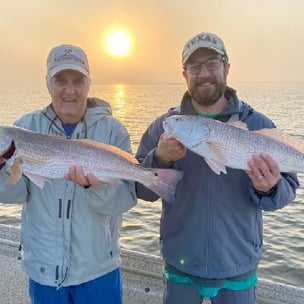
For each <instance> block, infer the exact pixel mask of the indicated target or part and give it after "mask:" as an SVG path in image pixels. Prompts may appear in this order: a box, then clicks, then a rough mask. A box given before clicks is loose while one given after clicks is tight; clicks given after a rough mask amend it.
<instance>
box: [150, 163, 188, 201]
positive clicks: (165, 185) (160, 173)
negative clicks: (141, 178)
mask: <svg viewBox="0 0 304 304" xmlns="http://www.w3.org/2000/svg"><path fill="white" fill-rule="evenodd" d="M149 170H152V171H153V172H154V174H155V175H157V177H158V178H157V179H156V182H155V183H153V184H150V185H145V187H147V188H149V189H151V190H152V191H153V192H155V193H156V194H157V195H159V196H160V197H161V198H163V199H164V200H165V201H166V202H170V203H174V194H175V189H176V185H177V183H178V182H179V181H180V180H181V179H182V177H183V172H182V171H178V170H175V169H159V168H153V169H149Z"/></svg>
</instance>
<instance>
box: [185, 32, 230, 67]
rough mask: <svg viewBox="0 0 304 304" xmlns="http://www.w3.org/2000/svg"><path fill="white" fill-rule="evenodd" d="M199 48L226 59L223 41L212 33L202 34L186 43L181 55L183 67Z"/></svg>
mask: <svg viewBox="0 0 304 304" xmlns="http://www.w3.org/2000/svg"><path fill="white" fill-rule="evenodd" d="M199 48H207V49H211V50H214V51H216V52H217V53H219V54H220V55H223V56H225V57H227V58H228V56H227V52H226V48H225V45H224V42H223V40H222V39H221V38H220V37H218V36H217V35H215V34H213V33H208V32H202V33H199V34H197V35H195V36H194V37H192V38H191V39H189V40H188V41H187V42H186V44H185V46H184V48H183V53H182V64H183V65H185V63H186V62H187V60H188V59H189V57H190V56H191V55H192V54H193V53H194V52H195V51H196V50H198V49H199Z"/></svg>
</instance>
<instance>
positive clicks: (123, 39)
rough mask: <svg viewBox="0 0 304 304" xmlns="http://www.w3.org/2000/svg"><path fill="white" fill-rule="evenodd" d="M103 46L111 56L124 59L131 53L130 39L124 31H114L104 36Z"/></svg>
mask: <svg viewBox="0 0 304 304" xmlns="http://www.w3.org/2000/svg"><path fill="white" fill-rule="evenodd" d="M105 46H106V49H107V51H108V52H109V53H110V54H111V55H113V56H116V57H124V56H127V55H129V54H130V52H131V48H132V39H131V36H130V35H129V34H128V33H127V32H126V31H124V30H120V29H114V30H111V31H109V32H108V33H107V34H106V38H105Z"/></svg>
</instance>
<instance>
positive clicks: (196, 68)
mask: <svg viewBox="0 0 304 304" xmlns="http://www.w3.org/2000/svg"><path fill="white" fill-rule="evenodd" d="M222 62H226V58H225V57H221V58H210V59H207V60H206V61H204V62H190V63H188V64H187V65H186V67H185V68H186V69H187V70H188V72H189V73H190V74H193V75H196V74H198V73H199V72H200V71H201V69H202V65H205V66H206V68H207V70H208V71H210V72H214V71H217V70H218V69H219V68H220V66H221V64H222Z"/></svg>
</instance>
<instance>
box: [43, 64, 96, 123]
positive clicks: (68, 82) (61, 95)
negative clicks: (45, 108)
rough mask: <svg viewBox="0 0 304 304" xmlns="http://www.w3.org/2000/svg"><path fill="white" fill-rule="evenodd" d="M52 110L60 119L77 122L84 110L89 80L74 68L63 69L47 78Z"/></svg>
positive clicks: (64, 121)
mask: <svg viewBox="0 0 304 304" xmlns="http://www.w3.org/2000/svg"><path fill="white" fill-rule="evenodd" d="M47 87H48V90H49V93H50V95H51V99H52V104H53V107H54V110H55V112H56V114H57V115H58V117H59V118H60V120H61V121H62V122H63V123H65V124H67V123H71V124H73V123H77V122H78V121H79V120H80V119H81V118H82V116H83V115H84V113H85V111H86V106H87V95H88V91H89V88H90V80H89V79H88V78H87V77H86V76H84V75H83V74H81V73H80V72H77V71H74V70H65V71H61V72H59V73H57V74H55V75H54V76H53V77H51V78H47Z"/></svg>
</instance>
